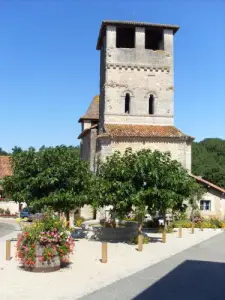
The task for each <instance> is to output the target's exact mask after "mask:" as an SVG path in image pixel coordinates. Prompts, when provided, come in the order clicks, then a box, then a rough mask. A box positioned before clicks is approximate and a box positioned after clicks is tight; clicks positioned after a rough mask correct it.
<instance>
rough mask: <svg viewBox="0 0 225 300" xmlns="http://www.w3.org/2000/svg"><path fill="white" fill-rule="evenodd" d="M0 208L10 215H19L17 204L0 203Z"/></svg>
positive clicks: (11, 202) (9, 202) (12, 202)
mask: <svg viewBox="0 0 225 300" xmlns="http://www.w3.org/2000/svg"><path fill="white" fill-rule="evenodd" d="M0 208H2V209H4V210H6V209H9V210H10V213H11V214H16V213H19V204H18V203H16V202H14V201H0Z"/></svg>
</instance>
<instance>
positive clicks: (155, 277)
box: [81, 233, 225, 300]
mask: <svg viewBox="0 0 225 300" xmlns="http://www.w3.org/2000/svg"><path fill="white" fill-rule="evenodd" d="M224 279H225V233H222V234H219V235H217V236H215V237H213V238H211V239H210V240H207V241H205V242H203V243H201V244H199V245H197V246H194V247H192V248H190V249H187V250H185V251H183V252H181V253H179V254H177V255H174V256H173V257H171V258H168V259H166V260H164V261H162V262H160V263H158V264H156V265H154V266H152V267H148V268H146V269H145V270H142V271H141V272H138V273H136V274H134V275H131V276H129V277H127V278H125V279H122V280H120V281H117V282H115V283H114V284H112V285H109V286H107V287H105V288H103V289H101V290H98V291H96V292H94V293H92V294H90V295H88V296H85V297H83V298H81V299H82V300H117V299H118V300H130V299H133V300H144V299H150V300H164V299H166V300H220V299H225V281H224ZM87 284H88V283H87Z"/></svg>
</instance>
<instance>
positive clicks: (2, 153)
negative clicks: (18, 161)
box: [0, 147, 9, 155]
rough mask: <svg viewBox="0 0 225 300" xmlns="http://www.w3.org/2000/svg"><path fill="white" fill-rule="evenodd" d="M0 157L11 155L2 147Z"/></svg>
mask: <svg viewBox="0 0 225 300" xmlns="http://www.w3.org/2000/svg"><path fill="white" fill-rule="evenodd" d="M0 155H9V154H8V153H7V152H6V151H4V150H3V149H2V148H1V147H0Z"/></svg>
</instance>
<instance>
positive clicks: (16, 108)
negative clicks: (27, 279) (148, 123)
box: [0, 0, 225, 151]
mask: <svg viewBox="0 0 225 300" xmlns="http://www.w3.org/2000/svg"><path fill="white" fill-rule="evenodd" d="M104 19H105V20H106V19H108V20H109V19H112V20H136V21H145V22H153V23H169V24H177V25H180V27H181V28H180V30H179V31H178V32H177V34H176V36H175V125H176V126H177V127H178V128H179V129H181V130H182V131H184V132H185V133H187V134H189V135H192V136H195V137H196V140H197V141H198V140H201V139H203V138H206V137H219V138H223V139H225V118H224V112H225V75H224V74H225V52H224V49H225V1H222V0H221V1H203V0H202V1H200V0H199V1H181V0H180V1H173V0H171V1H166V0H158V1H147V0H146V1H123V0H120V1H113V0H111V1H98V0H96V1H94V0H93V1H84V0H83V1H75V0H74V1H66V0H64V1H59V0H58V1H57V0H56V1H47V0H45V1H44V0H43V1H41V0H40V1H6V0H5V1H4V0H0V103H1V106H0V112H1V118H0V128H1V140H0V147H2V148H3V149H5V150H8V151H9V150H11V148H12V147H13V146H15V145H17V146H21V147H23V148H27V147H29V146H34V147H40V146H42V145H46V146H51V145H53V146H54V145H59V144H66V145H77V144H78V143H79V141H78V140H77V136H78V134H79V132H80V124H79V123H78V122H77V121H78V118H79V117H80V116H81V115H82V114H84V112H85V110H86V108H87V106H88V105H89V102H90V101H91V99H92V97H93V96H94V95H96V94H98V87H99V52H98V51H97V50H96V49H95V47H96V41H97V36H98V31H99V27H100V24H101V21H102V20H104Z"/></svg>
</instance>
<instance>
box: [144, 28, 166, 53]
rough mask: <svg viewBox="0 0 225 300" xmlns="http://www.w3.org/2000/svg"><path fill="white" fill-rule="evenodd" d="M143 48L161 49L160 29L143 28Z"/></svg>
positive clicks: (161, 33)
mask: <svg viewBox="0 0 225 300" xmlns="http://www.w3.org/2000/svg"><path fill="white" fill-rule="evenodd" d="M145 49H151V50H163V32H162V30H156V29H145Z"/></svg>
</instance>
